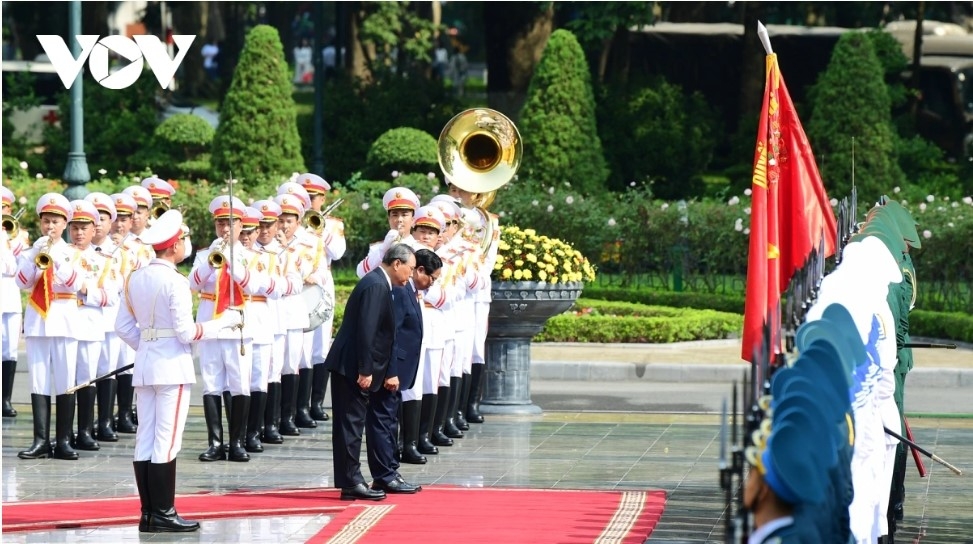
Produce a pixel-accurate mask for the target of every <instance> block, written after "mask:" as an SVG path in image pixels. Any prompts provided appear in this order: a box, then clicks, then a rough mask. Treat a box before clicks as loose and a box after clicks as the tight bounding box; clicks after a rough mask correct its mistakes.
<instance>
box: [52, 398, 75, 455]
mask: <svg viewBox="0 0 973 544" xmlns="http://www.w3.org/2000/svg"><path fill="white" fill-rule="evenodd" d="M54 402H55V409H56V410H57V413H56V415H55V419H54V421H55V424H54V458H55V459H63V460H65V461H77V460H78V452H76V451H74V448H72V447H71V435H72V434H74V433H73V431H74V404H75V402H76V399H75V396H74V393H72V394H70V395H58V396H56V397H54Z"/></svg>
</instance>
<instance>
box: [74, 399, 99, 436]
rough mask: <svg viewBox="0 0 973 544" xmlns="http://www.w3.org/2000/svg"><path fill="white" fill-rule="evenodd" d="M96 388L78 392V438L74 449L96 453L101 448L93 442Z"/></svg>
mask: <svg viewBox="0 0 973 544" xmlns="http://www.w3.org/2000/svg"><path fill="white" fill-rule="evenodd" d="M96 395H97V388H96V387H95V386H93V385H91V386H88V387H85V388H84V389H80V390H78V436H77V437H75V439H74V447H75V448H78V449H79V450H84V451H98V450H100V449H101V446H100V445H98V441H97V440H95V437H94V430H95V396H96Z"/></svg>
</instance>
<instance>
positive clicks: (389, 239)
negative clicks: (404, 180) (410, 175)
mask: <svg viewBox="0 0 973 544" xmlns="http://www.w3.org/2000/svg"><path fill="white" fill-rule="evenodd" d="M382 207H384V208H385V212H386V214H387V215H388V220H389V231H388V234H386V235H385V239H384V240H382V241H381V242H375V243H374V244H372V245H371V246H369V248H368V255H366V256H365V258H364V259H362V260H361V262H359V263H358V266H357V267H356V269H355V271H356V272H357V273H358V277H359V278H363V277H365V274H368V273H369V272H371V271H372V270H374V269H375V268H376V267H377V266H379V265H380V264H381V263H382V259H383V258H384V256H385V252H386V251H388V250H389V248H390V247H392V246H393V245H395V244H397V243H399V242H402V243H408V242H409V241H410V238H411V237H412V221H413V218H414V216H415V212H416V208H418V207H419V197H417V196H416V194H415V193H413V192H412V191H411V190H409V189H406V188H405V187H393V188H391V189H389V190H388V191H385V196H383V197H382Z"/></svg>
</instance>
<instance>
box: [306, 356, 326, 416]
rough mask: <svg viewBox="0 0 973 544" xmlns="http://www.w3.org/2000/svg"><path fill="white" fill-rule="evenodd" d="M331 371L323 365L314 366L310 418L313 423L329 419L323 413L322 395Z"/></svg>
mask: <svg viewBox="0 0 973 544" xmlns="http://www.w3.org/2000/svg"><path fill="white" fill-rule="evenodd" d="M330 376H331V371H330V370H328V369H327V368H324V365H323V364H317V365H314V379H313V380H312V382H311V418H312V419H313V420H314V421H327V420H328V419H330V418H329V417H328V413H327V412H325V411H324V393H325V392H326V391H327V390H328V378H329V377H330Z"/></svg>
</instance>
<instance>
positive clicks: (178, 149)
mask: <svg viewBox="0 0 973 544" xmlns="http://www.w3.org/2000/svg"><path fill="white" fill-rule="evenodd" d="M214 134H215V131H214V130H213V127H212V126H211V125H210V124H209V123H208V122H206V120H205V119H203V118H202V117H199V116H198V115H192V114H189V113H178V114H176V115H173V116H172V117H169V118H168V119H166V120H165V121H163V122H162V124H160V125H159V126H158V127H156V129H155V134H153V136H152V146H151V148H152V153H153V154H154V155H155V156H157V157H158V160H156V161H154V162H152V163H151V164H152V165H153V167H154V168H153V169H154V170H155V171H156V174H157V175H159V176H161V177H163V178H175V179H189V180H192V179H198V178H201V177H205V176H207V175H208V174H209V172H210V170H211V165H210V154H209V148H210V145H211V144H212V143H213V135H214Z"/></svg>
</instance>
